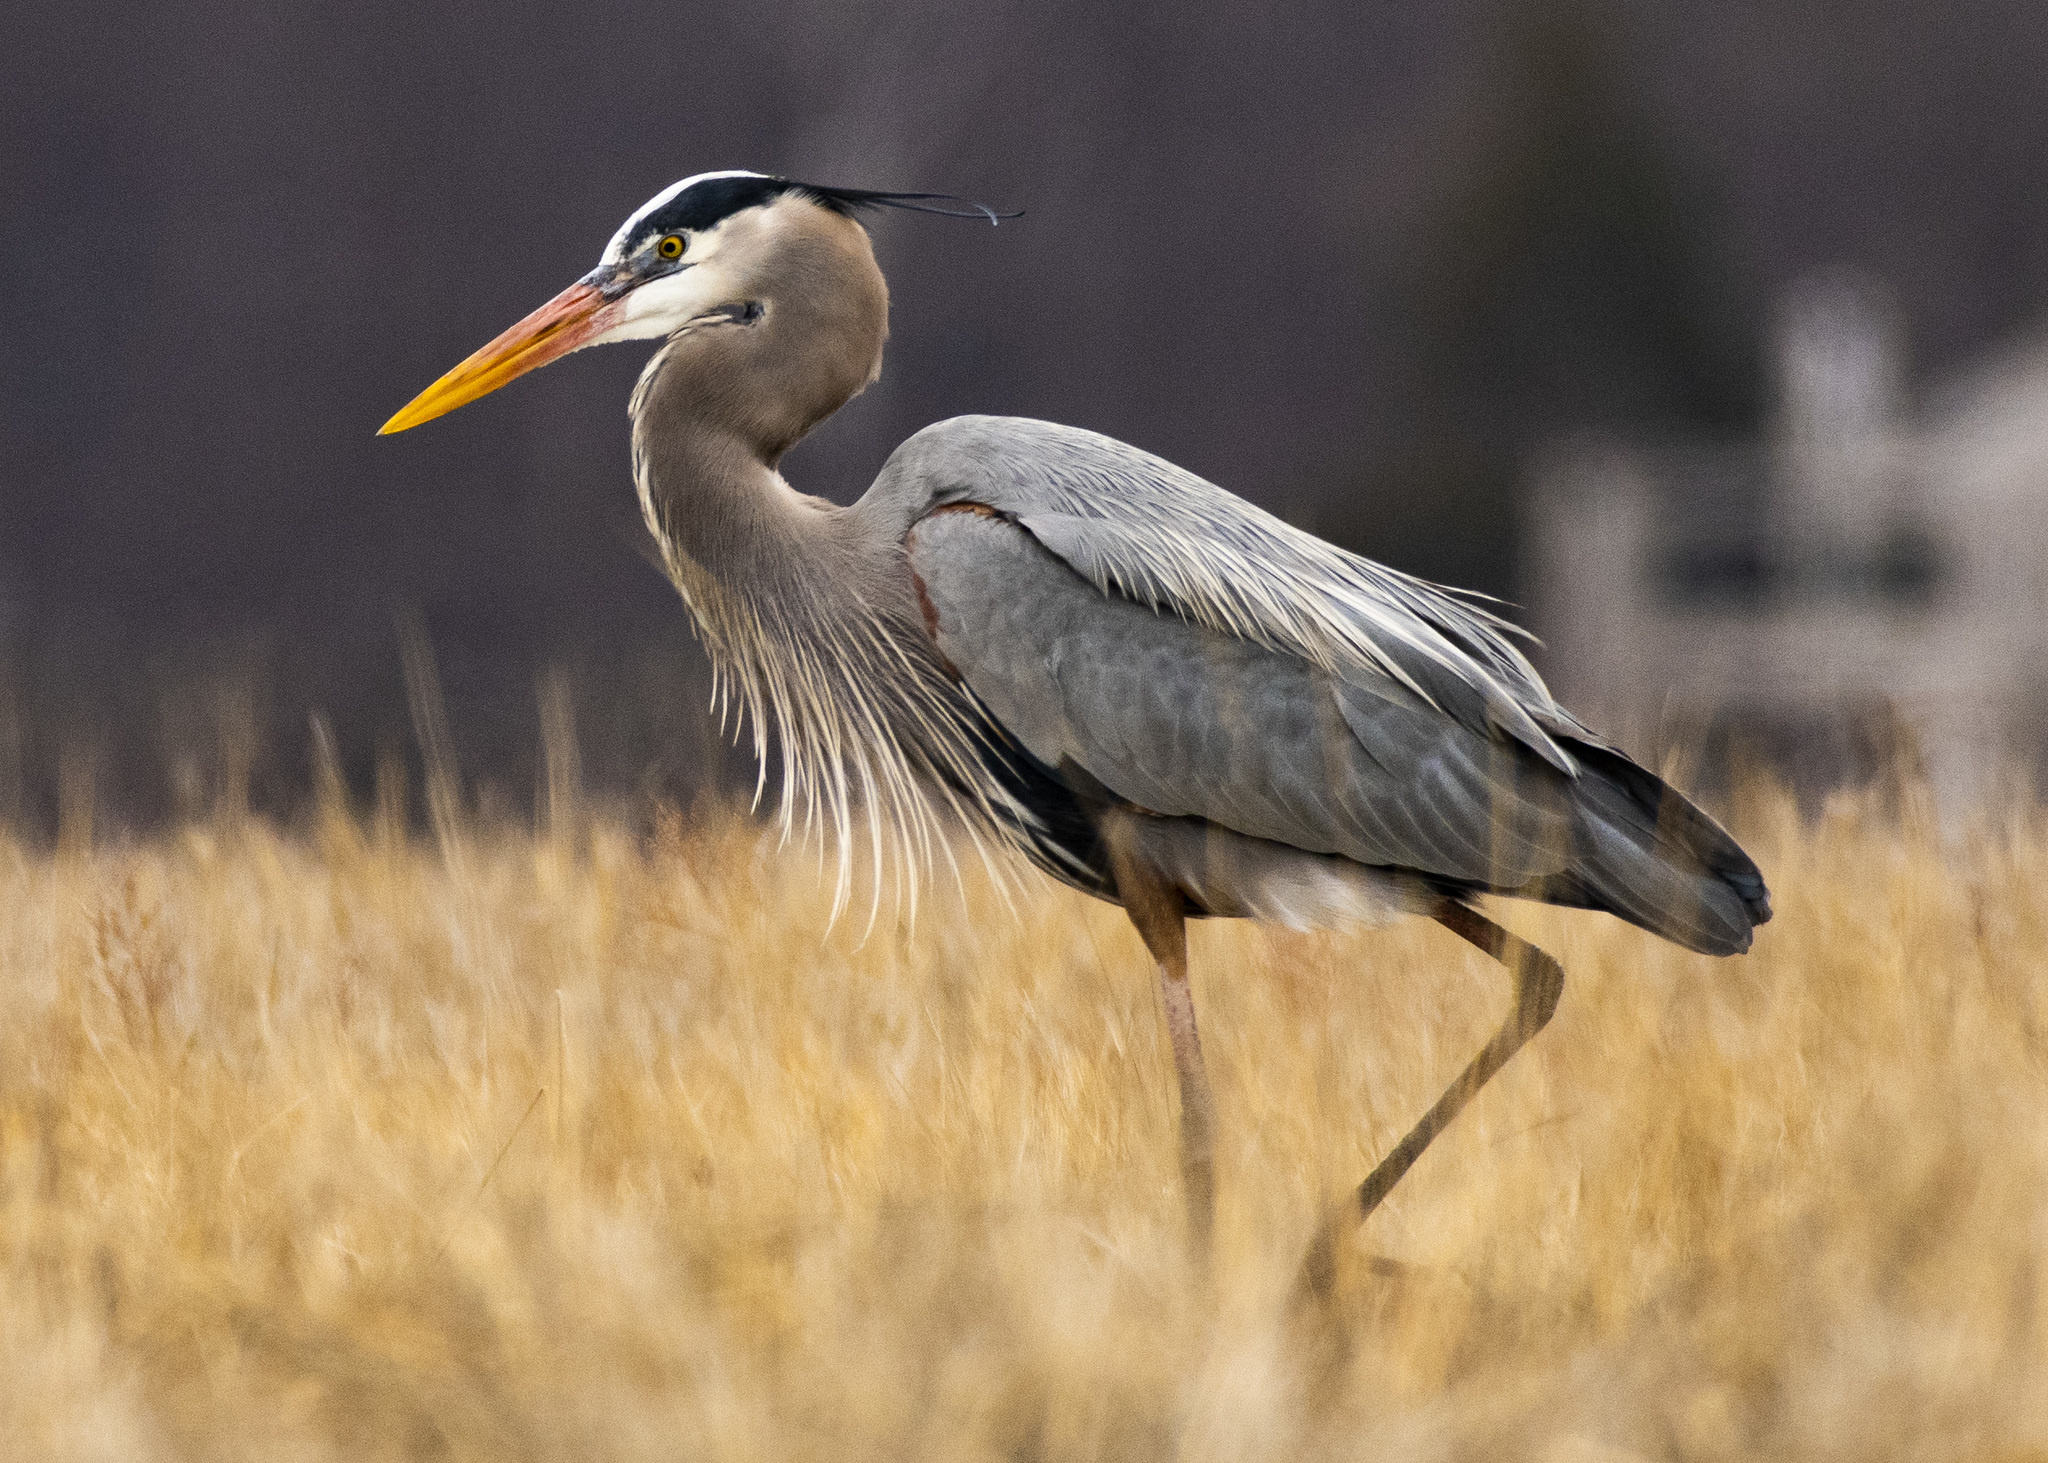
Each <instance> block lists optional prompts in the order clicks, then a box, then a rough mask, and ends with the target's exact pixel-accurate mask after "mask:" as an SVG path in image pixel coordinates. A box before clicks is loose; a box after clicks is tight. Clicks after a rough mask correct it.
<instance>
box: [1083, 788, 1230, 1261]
mask: <svg viewBox="0 0 2048 1463" xmlns="http://www.w3.org/2000/svg"><path fill="white" fill-rule="evenodd" d="M1102 831H1103V834H1104V837H1103V843H1104V845H1105V847H1106V849H1107V851H1108V853H1109V865H1110V872H1111V873H1112V874H1114V875H1115V877H1116V891H1117V896H1118V897H1119V898H1120V899H1122V900H1123V903H1124V911H1125V912H1126V913H1127V914H1129V915H1130V917H1131V923H1132V924H1134V925H1136V926H1137V927H1138V935H1139V937H1140V938H1142V939H1143V940H1144V942H1145V948H1146V949H1147V950H1149V951H1151V952H1152V960H1153V963H1154V964H1155V965H1157V966H1158V968H1159V994H1160V995H1161V996H1162V997H1164V998H1165V1002H1166V1030H1167V1034H1168V1035H1169V1036H1171V1037H1172V1038H1173V1067H1174V1071H1175V1073H1176V1074H1177V1075H1178V1076H1179V1078H1180V1177H1181V1185H1182V1189H1183V1192H1184V1194H1185V1196H1186V1200H1187V1206H1188V1238H1189V1240H1190V1242H1191V1243H1192V1245H1193V1248H1194V1252H1195V1254H1196V1255H1197V1256H1200V1257H1206V1256H1207V1255H1208V1253H1209V1235H1210V1230H1211V1228H1212V1222H1213V1220H1214V1217H1215V1212H1216V1104H1215V1101H1214V1099H1212V1098H1211V1096H1210V1094H1209V1074H1208V1071H1207V1069H1206V1068H1205V1067H1204V1066H1203V1065H1202V1038H1201V1036H1200V1034H1199V1033H1198V1032H1197V1031H1196V1030H1195V998H1194V994H1193V992H1192V991H1190V990H1189V988H1188V932H1187V915H1186V908H1185V905H1184V903H1183V901H1182V898H1181V892H1180V890H1179V889H1178V888H1177V887H1175V886H1174V885H1173V884H1172V883H1170V882H1169V881H1168V880H1166V879H1165V878H1163V877H1162V876H1161V875H1160V874H1159V873H1158V872H1157V871H1156V870H1154V869H1153V868H1152V867H1151V866H1150V865H1149V864H1147V863H1146V862H1145V861H1144V859H1143V858H1141V857H1140V856H1139V855H1138V854H1137V852H1136V850H1135V849H1134V848H1133V847H1132V846H1131V844H1132V840H1131V839H1130V838H1129V837H1128V836H1127V832H1126V830H1123V829H1120V828H1119V827H1118V826H1117V825H1116V822H1115V820H1111V819H1105V820H1104V822H1103V825H1102ZM1120 834H1121V835H1125V836H1120Z"/></svg>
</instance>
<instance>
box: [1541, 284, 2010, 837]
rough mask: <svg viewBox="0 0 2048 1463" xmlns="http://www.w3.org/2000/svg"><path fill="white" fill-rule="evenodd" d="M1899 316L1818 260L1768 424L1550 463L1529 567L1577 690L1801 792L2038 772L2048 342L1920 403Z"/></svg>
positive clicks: (1965, 784) (1646, 733) (1600, 714)
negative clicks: (1715, 439) (1909, 388)
mask: <svg viewBox="0 0 2048 1463" xmlns="http://www.w3.org/2000/svg"><path fill="white" fill-rule="evenodd" d="M1900 334H1901V332H1900V327H1899V323H1898V318H1897V315H1896V313H1895V311H1894V309H1893V308H1892V305H1891V303H1890V300H1889V297H1888V296H1887V294H1886V293H1885V291H1884V290H1883V289H1882V288H1881V287H1880V286H1879V285H1878V284H1877V283H1876V282H1875V281H1872V280H1869V279H1867V278H1861V277H1858V276H1856V275H1854V274H1852V273H1849V272H1845V271H1835V272H1829V273H1825V274H1821V275H1817V276H1814V277H1811V278H1809V279H1808V280H1806V281H1805V282H1803V283H1802V284H1800V285H1799V286H1797V287H1796V288H1795V289H1794V290H1793V291H1792V292H1791V293H1790V295H1789V297H1788V299H1787V300H1786V302H1785V305H1784V308H1783V310H1782V312H1781V316H1780V321H1779V329H1778V338H1777V345H1776V367H1777V370H1776V379H1777V384H1778V392H1779V396H1778V401H1777V404H1776V409H1775V411H1774V413H1773V415H1772V418H1771V425H1770V428H1769V430H1768V432H1767V434H1766V435H1765V436H1763V437H1762V438H1760V439H1758V440H1756V441H1752V442H1743V443H1737V444H1709V443H1704V442H1691V443H1689V442H1682V441H1671V440H1666V441H1662V442H1651V441H1636V442H1629V441H1625V440H1608V441H1600V442H1594V441H1587V440H1582V441H1580V442H1578V443H1576V444H1574V445H1571V446H1568V447H1564V448H1561V449H1558V450H1555V451H1553V452H1552V453H1551V454H1550V455H1549V456H1548V458H1547V459H1546V460H1544V461H1543V462H1542V465H1541V466H1540V468H1539V469H1538V471H1537V474H1536V477H1537V482H1536V484H1535V492H1534V494H1533V497H1532V501H1531V511H1530V521H1529V532H1528V535H1527V538H1526V544H1527V552H1528V556H1529V559H1528V573H1527V576H1526V582H1527V583H1528V584H1529V586H1530V591H1531V605H1530V609H1531V624H1532V628H1534V629H1535V630H1536V632H1537V633H1538V634H1539V635H1541V636H1542V637H1543V638H1544V640H1545V642H1546V651H1545V666H1546V670H1547V673H1548V675H1549V677H1550V680H1551V683H1552V685H1553V687H1554V688H1555V689H1556V690H1558V691H1559V693H1560V694H1561V695H1562V696H1563V697H1564V699H1565V700H1566V702H1567V703H1568V704H1570V705H1571V706H1573V707H1574V708H1575V709H1576V710H1578V711H1579V712H1580V713H1581V714H1582V715H1585V716H1587V717H1588V718H1590V719H1592V720H1593V721H1594V723H1595V724H1596V725H1598V726H1601V727H1603V728H1604V729H1606V730H1608V731H1610V732H1612V733H1615V734H1618V735H1620V736H1621V737H1623V738H1624V739H1626V740H1628V741H1629V742H1630V743H1631V745H1634V746H1636V747H1638V748H1646V747H1653V746H1656V745H1658V744H1660V743H1661V744H1672V743H1678V744H1686V743H1691V744H1694V745H1696V746H1699V747H1702V748H1704V750H1705V751H1706V753H1707V754H1708V756H1709V758H1710V760H1712V761H1714V762H1718V763H1723V764H1725V762H1726V760H1727V758H1728V757H1730V756H1736V757H1749V758H1754V759H1759V760H1762V761H1765V762H1767V763H1770V764H1772V765H1775V766H1776V767H1778V768H1780V769H1782V770H1784V771H1785V772H1787V773H1789V774H1790V775H1791V777H1792V779H1793V781H1794V783H1795V785H1796V786H1799V787H1800V788H1802V789H1804V790H1808V791H1819V790H1823V789H1825V788H1828V787H1830V786H1834V785H1837V784H1841V783H1846V782H1855V781H1861V780H1865V779H1868V778H1871V777H1877V776H1883V775H1886V774H1888V773H1890V772H1893V771H1896V770H1898V769H1900V768H1901V767H1905V768H1908V769H1910V768H1913V767H1915V766H1917V767H1918V768H1920V769H1921V770H1924V771H1925V772H1926V774H1927V775H1928V776H1929V778H1930V779H1931V780H1932V782H1933V785H1934V787H1935V790H1936V792H1937V795H1938V796H1939V797H1940V798H1941V800H1942V802H1943V803H1944V805H1946V806H1948V807H1950V808H1960V807H1962V806H1965V805H1967V804H1968V803H1969V802H1970V801H1972V800H1973V799H1974V798H1976V797H1977V796H1979V795H1980V794H1982V793H1983V792H1984V791H1985V790H1986V789H1987V788H1988V786H1989V785H1990V780H1991V779H1992V778H1994V777H1995V776H1997V775H1998V774H2000V773H2005V772H2011V771H2021V772H2025V773H2028V774H2034V775H2038V774H2039V773H2040V772H2041V771H2042V770H2043V769H2044V767H2048V760H2044V753H2048V338H2037V339H2036V340H2034V341H2033V342H2031V343H2030V344H2029V345H2028V346H2027V347H2025V348H2023V349H2019V350H2014V351H2010V352H2007V353H2005V354H2003V355H2001V356H1999V357H1998V358H1996V359H1994V360H1992V361H1989V362H1986V363H1984V364H1981V365H1978V366H1975V367H1972V368H1969V369H1966V370H1963V371H1961V372H1958V373H1957V374H1955V375H1954V376H1953V377H1952V378H1951V379H1949V380H1948V381H1946V382H1944V383H1942V384H1939V385H1938V386H1936V387H1935V388H1934V389H1933V390H1932V391H1931V392H1930V393H1929V395H1928V397H1927V405H1926V407H1925V409H1924V410H1921V411H1918V412H1915V411H1913V410H1911V409H1909V407H1908V404H1907V401H1906V394H1905V390H1904V385H1903V383H1904V380H1905V371H1904V360H1903V355H1902V342H1901V340H1900Z"/></svg>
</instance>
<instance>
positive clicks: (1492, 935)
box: [1300, 899, 1564, 1295]
mask: <svg viewBox="0 0 2048 1463" xmlns="http://www.w3.org/2000/svg"><path fill="white" fill-rule="evenodd" d="M1431 916H1432V917H1433V918H1434V919H1435V920H1436V921H1437V923H1438V924H1441V925H1442V926H1443V927H1444V928H1445V929H1448V930H1449V931H1451V933H1453V934H1455V935H1457V936H1458V937H1460V938H1461V939H1464V940H1466V941H1469V942H1470V943H1471V944H1474V945H1477V946H1478V947H1479V948H1480V949H1482V950H1484V951H1485V952H1486V953H1487V954H1489V955H1491V956H1492V957H1493V958H1494V959H1496V960H1498V961H1499V962H1500V963H1501V964H1503V965H1505V966H1507V968H1508V969H1509V970H1511V971H1513V972H1514V974H1515V1002H1514V1005H1513V1007H1512V1008H1510V1010H1509V1011H1508V1019H1507V1020H1506V1021H1505V1022H1503V1023H1502V1025H1501V1028H1500V1030H1498V1031H1496V1032H1495V1033H1494V1034H1493V1039H1492V1040H1491V1041H1489V1042H1487V1043H1486V1045H1485V1046H1483V1047H1481V1048H1480V1050H1479V1055H1478V1056H1476V1057H1474V1058H1473V1059H1472V1061H1471V1062H1470V1064H1469V1065H1467V1066H1466V1068H1465V1070H1464V1071H1462V1072H1460V1073H1459V1074H1458V1079H1457V1080H1456V1081H1455V1082H1453V1083H1452V1084H1451V1085H1450V1086H1449V1087H1448V1088H1447V1089H1445V1091H1444V1095H1443V1096H1442V1097H1439V1098H1438V1099H1437V1100H1436V1105H1435V1106H1434V1107H1432V1108H1430V1110H1429V1111H1428V1112H1426V1113H1424V1114H1423V1115H1422V1121H1420V1122H1418V1123H1417V1124H1416V1125H1415V1126H1414V1127H1413V1128H1411V1129H1410V1130H1409V1132H1408V1136H1407V1137H1405V1138H1403V1139H1402V1140H1401V1141H1400V1142H1399V1143H1396V1144H1395V1145H1394V1148H1393V1151H1392V1152H1391V1153H1389V1154H1388V1155H1387V1156H1386V1157H1385V1158H1382V1159H1381V1160H1380V1161H1379V1166H1378V1167H1376V1168H1375V1169H1373V1171H1372V1172H1371V1173H1370V1174H1368V1175H1366V1179H1365V1182H1364V1183H1362V1184H1360V1185H1359V1186H1358V1189H1357V1191H1356V1192H1355V1193H1354V1194H1353V1195H1352V1196H1351V1198H1350V1199H1349V1200H1348V1201H1347V1202H1346V1203H1345V1204H1344V1205H1343V1206H1342V1207H1341V1208H1340V1209H1338V1210H1337V1211H1336V1212H1335V1213H1333V1214H1331V1215H1330V1216H1329V1217H1328V1218H1327V1219H1325V1220H1324V1221H1323V1226H1322V1228H1321V1229H1320V1230H1319V1231H1317V1234H1316V1237H1315V1240H1314V1242H1313V1243H1312V1244H1310V1246H1309V1249H1308V1254H1307V1255H1306V1256H1305V1257H1304V1258H1303V1260H1302V1263H1301V1281H1300V1289H1301V1290H1302V1291H1304V1292H1308V1293H1311V1294H1315V1295H1322V1294H1325V1293H1327V1292H1328V1291H1329V1289H1330V1286H1331V1284H1332V1283H1333V1281H1334V1279H1335V1275H1336V1263H1337V1244H1338V1242H1339V1241H1340V1240H1342V1239H1343V1237H1344V1233H1345V1231H1346V1230H1348V1229H1349V1228H1350V1227H1351V1226H1352V1225H1355V1224H1361V1223H1363V1222H1364V1221H1365V1219H1366V1218H1367V1217H1368V1216H1369V1215H1371V1213H1372V1212H1373V1210H1375V1209H1377V1208H1379V1206H1380V1201H1381V1200H1382V1199H1384V1198H1386V1197H1387V1194H1388V1193H1389V1191H1391V1190H1392V1189H1393V1187H1394V1185H1395V1184H1397V1183H1399V1182H1400V1181H1401V1176H1402V1175H1403V1174H1405V1173H1407V1172H1408V1170H1409V1169H1410V1168H1412V1167H1413V1166H1414V1164H1415V1160H1416V1159H1418V1158H1420V1157H1421V1156H1422V1150H1423V1149H1425V1148H1427V1147H1428V1146H1429V1143H1430V1140H1431V1139H1432V1138H1434V1137H1436V1135H1437V1134H1438V1133H1441V1132H1442V1131H1443V1130H1444V1129H1445V1128H1447V1127H1449V1126H1450V1123H1451V1119H1453V1118H1455V1117H1456V1116H1457V1115H1458V1114H1459V1113H1460V1112H1462V1111H1463V1110H1464V1107H1465V1104H1466V1103H1468V1102H1470V1101H1471V1100H1472V1098H1473V1095H1474V1094H1475V1093H1477V1092H1478V1091H1479V1089H1480V1088H1482V1087H1484V1086H1485V1085H1486V1081H1487V1079H1488V1078H1489V1077H1491V1076H1492V1075H1493V1074H1494V1073H1495V1072H1498V1071H1499V1070H1500V1069H1501V1068H1502V1067H1504V1066H1506V1065H1507V1060H1508V1058H1509V1057H1512V1056H1513V1055H1514V1054H1515V1053H1516V1052H1518V1051H1520V1050H1521V1049H1522V1048H1523V1046H1525V1045H1526V1044H1527V1043H1528V1041H1529V1038H1530V1037H1532V1036H1534V1035H1535V1034H1536V1033H1537V1032H1539V1031H1541V1030H1542V1029H1543V1026H1544V1023H1545V1022H1547V1021H1549V1020H1550V1015H1551V1013H1552V1012H1553V1011H1555V1010H1556V1009H1557V998H1558V996H1559V995H1560V994H1561V993H1562V992H1563V990H1564V967H1563V966H1562V965H1559V964H1558V963H1557V961H1556V959H1555V958H1553V957H1552V956H1550V955H1548V954H1546V953H1544V952H1543V951H1542V950H1539V949H1537V948H1536V947H1535V946H1534V945H1532V944H1530V943H1529V942H1528V941H1527V940H1524V939H1522V938H1521V937H1519V936H1517V935H1513V934H1510V933H1509V932H1508V931H1506V930H1504V929H1502V928H1501V927H1500V926H1499V925H1497V924H1495V923H1494V922H1493V921H1492V920H1490V919H1488V918H1487V917H1486V916H1485V915H1483V914H1481V913H1479V912H1478V911H1477V910H1475V909H1471V908H1469V907H1467V906H1466V905H1463V904H1459V903H1457V902H1455V901H1453V900H1448V899H1447V900H1445V901H1444V902H1443V903H1442V904H1441V905H1439V906H1438V907H1437V908H1436V909H1434V910H1433V911H1431Z"/></svg>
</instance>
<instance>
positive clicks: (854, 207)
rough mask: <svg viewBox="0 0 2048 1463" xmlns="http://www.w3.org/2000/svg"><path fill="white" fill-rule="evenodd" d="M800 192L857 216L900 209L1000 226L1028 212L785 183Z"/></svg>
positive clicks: (932, 196)
mask: <svg viewBox="0 0 2048 1463" xmlns="http://www.w3.org/2000/svg"><path fill="white" fill-rule="evenodd" d="M784 181H785V182H786V183H787V184H788V186H789V187H790V188H792V189H794V190H796V191H797V192H800V193H804V194H807V195H808V196H810V197H812V198H815V199H816V200H817V201H818V202H820V203H822V204H824V205H825V207H827V208H829V209H831V210H833V211H834V212H835V213H844V214H853V213H856V212H858V211H859V210H861V209H863V208H900V209H902V210H903V211H904V212H905V213H935V214H937V215H938V216H939V217H941V218H985V219H987V220H988V221H989V222H990V223H992V224H999V223H1001V222H1002V221H1003V220H1004V219H1006V218H1022V217H1023V216H1024V210H1023V209H1021V208H1020V209H1018V210H1017V211H1016V212H1014V213H997V212H996V211H995V210H994V209H993V208H990V207H989V206H988V205H987V204H986V203H976V202H974V201H973V200H972V199H969V198H960V197H957V196H956V195H954V194H951V193H881V192H877V191H875V190H874V189H872V188H826V187H821V186H820V185H819V184H816V183H798V182H796V181H794V180H790V179H785V180H784ZM941 203H958V204H961V205H963V207H960V208H938V207H935V206H934V205H936V204H941Z"/></svg>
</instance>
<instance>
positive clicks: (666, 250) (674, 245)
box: [654, 234, 683, 259]
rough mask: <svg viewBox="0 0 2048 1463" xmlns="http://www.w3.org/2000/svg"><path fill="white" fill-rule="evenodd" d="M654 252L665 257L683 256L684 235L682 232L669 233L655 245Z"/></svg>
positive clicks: (675, 257) (677, 257) (676, 257)
mask: <svg viewBox="0 0 2048 1463" xmlns="http://www.w3.org/2000/svg"><path fill="white" fill-rule="evenodd" d="M654 252H655V253H657V254H659V255H660V256H661V257H662V258H664V259H680V258H682V257H683V236H682V235H681V234H669V235H667V236H665V237H664V238H663V239H662V241H661V242H660V243H659V244H656V245H655V246H654Z"/></svg>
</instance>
